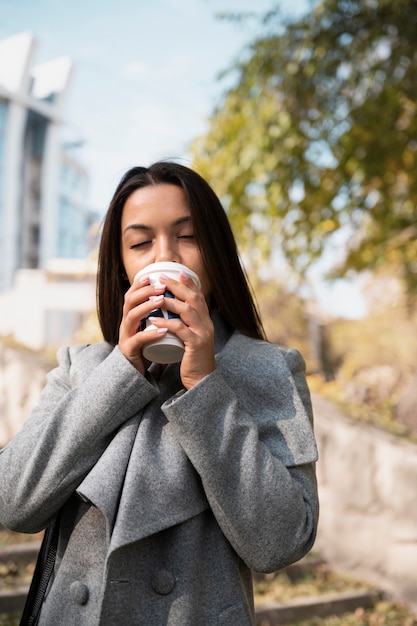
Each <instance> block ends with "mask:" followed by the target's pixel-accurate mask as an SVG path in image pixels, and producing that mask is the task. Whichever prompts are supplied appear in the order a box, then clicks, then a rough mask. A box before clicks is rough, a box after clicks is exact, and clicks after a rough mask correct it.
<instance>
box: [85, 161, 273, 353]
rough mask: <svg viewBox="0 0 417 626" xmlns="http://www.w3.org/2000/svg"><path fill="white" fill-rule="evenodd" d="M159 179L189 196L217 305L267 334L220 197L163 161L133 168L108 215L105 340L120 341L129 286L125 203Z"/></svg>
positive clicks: (101, 274) (103, 256)
mask: <svg viewBox="0 0 417 626" xmlns="http://www.w3.org/2000/svg"><path fill="white" fill-rule="evenodd" d="M158 184H171V185H177V186H178V187H181V188H182V189H183V190H184V192H185V194H186V197H187V198H188V202H189V207H190V213H191V219H192V223H193V229H194V236H195V238H196V242H197V244H198V246H199V248H200V252H201V255H202V258H203V262H204V265H205V268H206V271H207V275H208V277H209V279H210V281H211V284H212V285H213V293H212V302H211V304H212V305H213V306H215V307H216V308H217V309H218V310H219V312H220V313H221V315H222V316H223V318H224V320H225V321H226V322H227V323H228V324H229V325H230V327H231V328H233V329H236V330H239V331H240V332H242V333H243V334H245V335H248V336H249V337H254V338H257V339H264V338H265V333H264V330H263V327H262V322H261V320H260V317H259V313H258V311H257V307H256V304H255V301H254V298H253V297H252V293H251V290H250V287H249V283H248V280H247V277H246V274H245V272H244V270H243V268H242V266H241V263H240V260H239V256H238V251H237V246H236V242H235V238H234V236H233V233H232V229H231V227H230V224H229V220H228V218H227V215H226V213H225V211H224V209H223V207H222V205H221V203H220V200H219V198H218V197H217V195H216V194H215V193H214V191H213V189H212V188H211V187H210V185H209V184H208V183H207V182H206V181H205V180H204V178H202V177H201V176H200V175H199V174H197V173H196V172H194V171H193V170H191V169H190V168H188V167H185V166H183V165H179V164H178V163H174V162H169V161H161V162H158V163H154V164H153V165H151V166H150V167H148V168H147V167H133V168H131V169H130V170H129V171H127V172H126V174H125V175H124V176H123V178H122V179H121V181H120V183H119V185H118V186H117V188H116V191H115V193H114V195H113V198H112V200H111V202H110V206H109V209H108V211H107V214H106V216H105V218H104V224H103V231H102V236H101V241H100V248H99V257H98V274H97V312H98V319H99V322H100V326H101V330H102V333H103V337H104V339H105V341H107V342H109V343H110V344H112V345H116V344H117V343H118V340H119V326H120V323H121V320H122V312H123V301H124V294H125V292H126V291H127V289H128V288H129V282H128V280H127V278H126V274H125V270H124V267H123V261H122V254H121V218H122V212H123V207H124V205H125V202H126V200H127V198H128V197H129V196H130V194H131V193H133V192H134V191H135V190H136V189H139V188H141V187H146V186H148V185H158Z"/></svg>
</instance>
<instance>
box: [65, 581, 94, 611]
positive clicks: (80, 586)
mask: <svg viewBox="0 0 417 626" xmlns="http://www.w3.org/2000/svg"><path fill="white" fill-rule="evenodd" d="M70 595H71V599H72V600H73V601H74V602H76V603H77V604H81V605H83V604H87V602H88V598H89V597H90V592H89V590H88V587H87V585H85V584H84V583H81V582H80V581H79V580H76V581H74V582H73V583H71V587H70Z"/></svg>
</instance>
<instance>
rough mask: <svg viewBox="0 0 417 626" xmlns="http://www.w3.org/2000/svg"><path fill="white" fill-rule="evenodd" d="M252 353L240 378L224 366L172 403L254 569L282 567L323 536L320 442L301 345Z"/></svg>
mask: <svg viewBox="0 0 417 626" xmlns="http://www.w3.org/2000/svg"><path fill="white" fill-rule="evenodd" d="M274 348H275V347H274ZM236 356H237V359H238V358H239V357H238V355H236ZM246 357H247V358H248V357H249V355H246ZM248 361H249V362H250V363H251V365H250V368H249V369H250V370H252V375H251V376H249V375H247V373H246V374H245V372H244V371H242V372H239V375H240V376H241V380H240V383H239V381H238V377H235V378H234V379H233V377H230V376H229V375H226V376H225V373H224V372H222V369H221V368H219V367H218V368H217V369H216V370H215V371H214V372H213V373H211V374H210V375H208V376H207V377H206V378H204V379H203V380H202V381H200V383H198V384H197V385H196V386H195V387H193V388H192V389H191V390H189V391H187V392H186V393H184V394H183V395H182V396H180V397H177V398H175V399H173V400H172V401H171V402H170V403H168V404H165V405H164V406H163V409H164V412H165V414H166V416H167V418H168V420H169V421H170V424H171V425H172V427H173V428H174V432H175V434H176V436H177V437H178V439H179V441H180V444H181V446H182V447H183V449H184V450H185V452H186V454H187V456H188V457H189V459H190V461H191V463H192V464H193V465H194V467H195V469H196V471H197V472H198V473H199V475H200V477H201V480H202V484H203V487H204V490H205V493H206V496H207V499H208V501H209V503H210V506H211V509H212V511H213V513H214V515H215V517H216V519H217V522H218V524H219V525H220V527H221V529H222V531H223V533H224V534H225V536H226V537H227V538H228V540H229V542H230V543H231V545H232V546H233V547H234V549H235V550H236V552H237V553H238V554H239V556H240V557H241V558H242V559H243V560H244V561H245V562H246V564H247V565H248V566H249V567H250V568H251V569H253V570H255V571H261V572H272V571H276V570H278V569H280V568H281V567H284V566H285V565H287V564H289V563H291V562H294V561H296V560H298V559H300V558H302V557H303V556H304V555H305V554H306V553H307V552H308V551H309V550H310V549H311V547H312V545H313V543H314V540H315V536H316V529H317V523H318V495H317V483H316V474H315V461H316V460H317V448H316V444H315V440H314V435H313V430H312V421H313V416H312V410H311V402H310V394H309V390H308V387H307V383H306V380H305V363H304V360H303V358H302V356H301V355H300V353H299V352H298V351H296V350H290V351H283V350H280V351H279V353H278V352H277V351H275V353H274V356H273V358H272V360H271V361H270V362H269V363H267V364H266V367H265V358H263V359H262V364H261V362H259V363H257V360H256V359H251V358H250V357H249V358H248ZM235 367H237V369H238V370H239V365H236V366H235ZM262 368H263V369H262ZM259 369H261V371H259ZM196 407H198V410H196Z"/></svg>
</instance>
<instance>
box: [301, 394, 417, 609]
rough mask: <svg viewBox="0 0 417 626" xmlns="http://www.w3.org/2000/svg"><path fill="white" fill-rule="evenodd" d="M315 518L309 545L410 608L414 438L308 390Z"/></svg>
mask: <svg viewBox="0 0 417 626" xmlns="http://www.w3.org/2000/svg"><path fill="white" fill-rule="evenodd" d="M313 405H314V412H315V431H316V437H317V443H318V447H319V455H320V459H319V463H318V465H317V471H318V481H319V491H320V522H319V531H318V537H317V541H316V545H315V550H317V552H319V553H320V555H321V556H323V557H324V558H325V559H326V560H328V561H329V562H330V563H332V564H333V565H336V566H339V567H340V568H341V569H343V570H345V571H346V572H350V573H352V574H353V575H355V576H357V577H362V578H364V579H365V580H367V581H369V582H373V583H375V584H376V585H378V586H379V587H380V588H381V589H382V590H385V591H387V592H388V593H389V594H391V595H392V596H393V597H395V598H396V599H398V600H401V601H403V602H406V603H407V604H408V605H409V606H410V607H411V608H412V609H413V610H414V611H417V446H416V445H413V444H412V443H409V442H407V441H405V440H402V439H400V438H398V437H394V436H391V435H389V434H387V433H385V432H381V431H380V430H378V429H376V428H374V427H372V426H368V425H365V424H361V423H358V422H356V421H354V420H350V419H349V418H347V417H346V416H345V415H343V414H341V413H340V411H338V409H337V407H336V406H335V405H334V404H333V403H330V402H328V401H327V400H325V399H323V398H321V397H320V396H316V395H313Z"/></svg>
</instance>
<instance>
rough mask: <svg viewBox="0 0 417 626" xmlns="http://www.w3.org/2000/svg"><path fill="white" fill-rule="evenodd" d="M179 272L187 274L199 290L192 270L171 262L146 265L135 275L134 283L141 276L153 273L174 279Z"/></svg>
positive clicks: (196, 277)
mask: <svg viewBox="0 0 417 626" xmlns="http://www.w3.org/2000/svg"><path fill="white" fill-rule="evenodd" d="M179 272H186V273H187V274H189V275H190V276H191V278H192V279H193V281H194V283H195V284H196V285H197V287H198V288H199V289H200V288H201V283H200V279H199V277H198V276H197V274H196V273H195V272H194V271H193V270H191V269H190V268H189V267H187V266H186V265H183V264H182V263H173V262H171V261H159V262H158V263H151V264H150V265H147V266H146V267H144V268H143V269H141V270H140V271H139V272H138V273H137V274H136V276H135V278H134V281H135V280H138V279H140V278H142V276H148V274H154V273H162V274H167V276H172V277H173V278H176V276H177V274H178V273H179Z"/></svg>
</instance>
